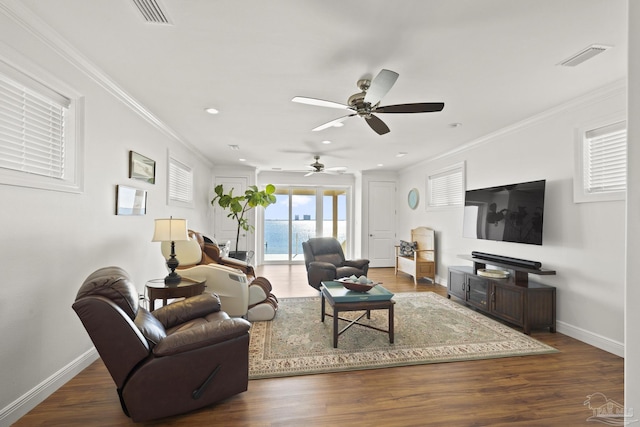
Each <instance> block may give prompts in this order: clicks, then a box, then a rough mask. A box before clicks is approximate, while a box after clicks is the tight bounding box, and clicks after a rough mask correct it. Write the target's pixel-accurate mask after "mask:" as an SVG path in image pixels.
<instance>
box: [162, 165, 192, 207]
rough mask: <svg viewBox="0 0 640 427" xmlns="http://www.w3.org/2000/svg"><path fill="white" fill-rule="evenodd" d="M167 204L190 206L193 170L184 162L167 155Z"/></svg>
mask: <svg viewBox="0 0 640 427" xmlns="http://www.w3.org/2000/svg"><path fill="white" fill-rule="evenodd" d="M167 187H168V192H169V194H168V198H169V202H168V204H169V205H174V206H176V205H177V206H188V207H190V206H192V204H193V172H192V171H191V168H190V167H189V166H187V165H185V164H184V163H181V162H179V161H178V160H176V159H174V158H173V157H171V156H170V157H169V183H168V185H167Z"/></svg>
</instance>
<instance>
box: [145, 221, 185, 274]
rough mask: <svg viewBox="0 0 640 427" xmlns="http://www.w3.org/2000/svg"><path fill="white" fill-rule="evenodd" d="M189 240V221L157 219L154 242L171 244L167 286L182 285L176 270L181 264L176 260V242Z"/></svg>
mask: <svg viewBox="0 0 640 427" xmlns="http://www.w3.org/2000/svg"><path fill="white" fill-rule="evenodd" d="M185 240H189V236H187V220H186V219H178V218H173V217H169V219H156V221H155V229H154V231H153V238H152V239H151V241H152V242H171V254H170V256H169V258H168V259H167V267H168V268H169V270H171V272H170V273H169V274H168V275H167V277H165V278H164V283H165V285H168V286H170V285H177V284H178V283H180V275H179V274H178V273H176V268H177V267H178V265H180V262H179V261H178V259H177V258H176V251H175V242H176V241H185Z"/></svg>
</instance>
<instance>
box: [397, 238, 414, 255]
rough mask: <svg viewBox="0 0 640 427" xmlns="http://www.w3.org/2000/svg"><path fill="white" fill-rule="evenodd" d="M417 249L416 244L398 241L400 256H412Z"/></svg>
mask: <svg viewBox="0 0 640 427" xmlns="http://www.w3.org/2000/svg"><path fill="white" fill-rule="evenodd" d="M416 249H418V242H405V241H404V240H400V255H401V256H410V257H412V256H413V252H414V251H415V250H416Z"/></svg>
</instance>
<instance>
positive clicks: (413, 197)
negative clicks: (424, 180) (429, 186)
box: [407, 188, 420, 209]
mask: <svg viewBox="0 0 640 427" xmlns="http://www.w3.org/2000/svg"><path fill="white" fill-rule="evenodd" d="M419 201H420V193H418V189H417V188H412V189H411V190H409V194H408V195H407V202H408V203H409V207H410V208H411V209H415V208H417V207H418V202H419Z"/></svg>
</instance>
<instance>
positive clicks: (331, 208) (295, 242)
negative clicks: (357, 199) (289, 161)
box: [263, 186, 348, 263]
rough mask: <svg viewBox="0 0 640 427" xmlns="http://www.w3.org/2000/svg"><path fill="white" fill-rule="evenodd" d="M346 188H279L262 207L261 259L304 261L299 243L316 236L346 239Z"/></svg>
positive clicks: (342, 242) (291, 261) (273, 261)
mask: <svg viewBox="0 0 640 427" xmlns="http://www.w3.org/2000/svg"><path fill="white" fill-rule="evenodd" d="M347 193H348V191H347V189H337V188H325V187H283V186H278V187H277V190H276V199H277V202H276V204H275V205H272V206H269V208H267V209H266V210H265V216H264V218H265V219H264V257H263V259H264V261H265V262H268V263H277V262H280V263H298V262H304V255H303V252H302V242H304V241H306V240H308V239H309V238H311V237H316V236H333V237H335V238H337V239H338V240H339V241H340V243H341V244H343V247H345V245H346V242H347Z"/></svg>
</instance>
